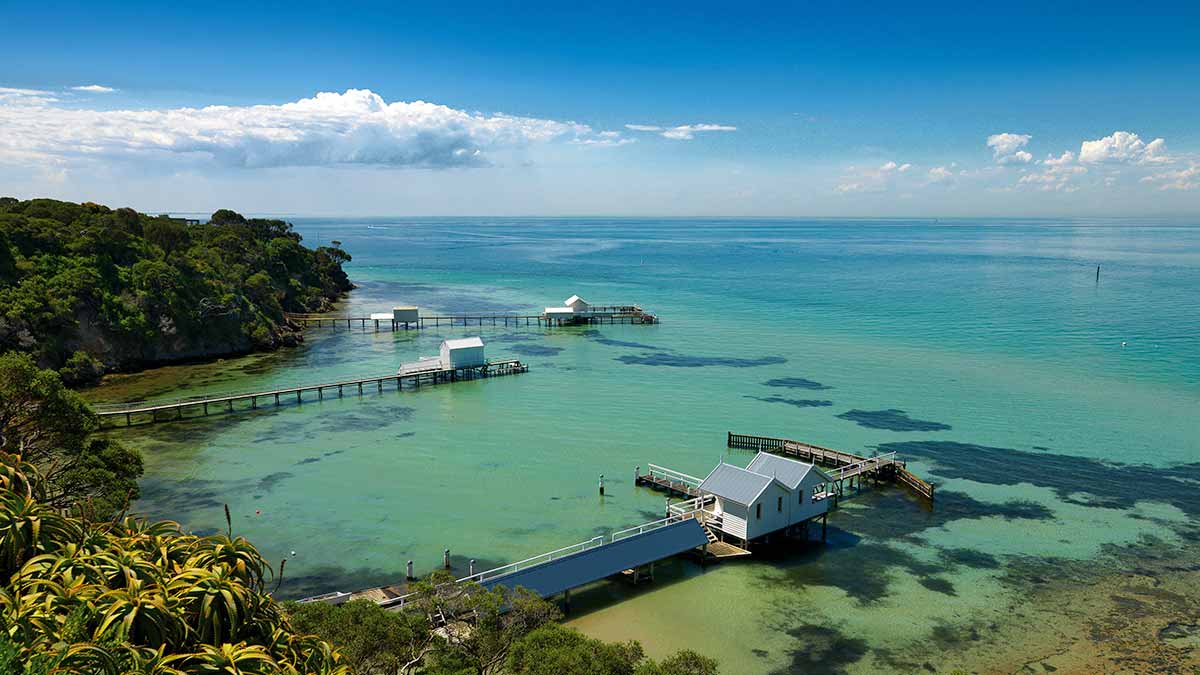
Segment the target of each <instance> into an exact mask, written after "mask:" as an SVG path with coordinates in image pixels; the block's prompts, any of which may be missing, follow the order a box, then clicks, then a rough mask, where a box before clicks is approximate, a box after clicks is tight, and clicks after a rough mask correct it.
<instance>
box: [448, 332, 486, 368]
mask: <svg viewBox="0 0 1200 675" xmlns="http://www.w3.org/2000/svg"><path fill="white" fill-rule="evenodd" d="M440 360H441V365H442V368H447V369H448V368H467V367H470V366H482V365H483V364H485V363H487V359H486V358H484V356H483V340H482V339H481V338H478V337H468V338H460V339H457V340H443V341H442V355H441V359H440Z"/></svg>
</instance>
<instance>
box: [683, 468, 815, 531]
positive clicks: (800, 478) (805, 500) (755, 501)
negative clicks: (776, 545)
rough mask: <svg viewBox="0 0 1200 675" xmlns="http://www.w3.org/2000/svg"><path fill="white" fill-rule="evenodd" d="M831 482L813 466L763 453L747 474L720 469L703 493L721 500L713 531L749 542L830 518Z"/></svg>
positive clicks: (704, 483)
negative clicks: (829, 488) (828, 516)
mask: <svg viewBox="0 0 1200 675" xmlns="http://www.w3.org/2000/svg"><path fill="white" fill-rule="evenodd" d="M832 482H833V479H832V478H830V477H829V475H828V474H826V473H825V472H824V471H821V470H820V469H818V468H817V467H815V466H813V465H812V464H807V463H805V462H800V461H797V460H794V459H788V458H786V457H779V456H777V455H771V454H768V453H765V452H760V453H758V454H757V455H756V456H755V457H754V459H752V460H751V461H750V464H749V465H747V467H746V468H745V469H743V468H741V467H737V466H734V465H732V464H725V463H724V462H722V463H721V464H719V465H718V466H717V467H716V468H715V469H713V470H712V472H711V473H709V474H708V476H707V477H705V479H704V480H703V481H701V483H700V493H701V494H702V495H712V496H714V497H715V498H716V503H715V504H714V506H713V507H712V509H713V515H714V517H713V518H711V519H710V520H709V524H710V526H711V527H714V528H716V529H719V530H721V532H723V533H724V534H727V535H729V536H731V537H736V538H737V539H740V540H742V541H743V542H749V541H751V540H754V539H758V538H759V537H762V536H764V535H768V534H771V533H773V532H778V531H780V530H786V529H788V528H790V527H792V526H794V525H798V524H800V523H803V522H807V521H809V520H812V519H814V518H818V517H820V516H823V515H825V514H826V513H827V512H828V511H829V501H828V500H827V499H826V490H827V488H826V486H827V485H829V484H831V483H832Z"/></svg>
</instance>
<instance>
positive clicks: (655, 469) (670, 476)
mask: <svg viewBox="0 0 1200 675" xmlns="http://www.w3.org/2000/svg"><path fill="white" fill-rule="evenodd" d="M646 475H648V476H656V477H659V478H665V479H666V480H668V481H671V482H673V483H683V484H684V485H690V486H692V487H699V485H700V483H702V482H704V479H703V478H696V477H695V476H689V475H688V474H686V473H681V472H679V471H674V470H672V469H668V468H667V467H665V466H659V465H657V464H648V465H647V472H646Z"/></svg>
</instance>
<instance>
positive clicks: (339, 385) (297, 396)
mask: <svg viewBox="0 0 1200 675" xmlns="http://www.w3.org/2000/svg"><path fill="white" fill-rule="evenodd" d="M528 371H529V365H528V364H525V363H522V362H521V361H518V360H516V359H509V360H504V361H489V362H488V363H485V364H483V365H479V366H463V367H459V368H441V367H440V366H439V367H432V368H430V367H424V368H420V367H410V366H401V368H400V371H399V372H396V373H389V374H387V375H372V376H369V377H361V378H354V379H350V380H341V381H337V382H323V383H318V384H306V385H300V386H296V387H282V388H278V389H271V390H267V391H254V392H240V393H232V394H212V395H209V396H194V397H190V398H182V399H174V400H160V401H133V402H129V403H108V404H96V405H94V406H92V410H94V411H95V413H96V415H97V416H98V417H99V418H100V422H101V424H104V423H105V421H113V420H116V421H117V422H118V426H119V423H120V421H124V423H125V424H124V426H133V425H134V424H152V423H154V422H168V421H176V420H185V419H194V418H197V417H207V416H208V415H209V414H210V412H213V411H215V412H221V411H224V412H227V413H232V412H234V411H235V410H237V409H238V408H236V407H235V405H234V404H235V403H241V404H243V407H242V409H247V410H256V409H258V408H259V403H260V401H264V400H265V401H267V402H268V403H273V404H274V405H275V406H276V407H278V406H280V405H283V404H285V403H289V402H292V401H293V399H294V401H295V403H297V404H302V403H303V402H304V394H306V393H307V394H310V395H311V394H312V393H314V392H315V393H316V395H317V400H322V399H324V397H325V394H326V393H327V392H330V393H332V392H336V393H337V396H338V398H341V397H342V396H343V395H344V394H345V393H346V390H347V389H349V390H350V391H351V392H354V393H357V394H358V395H359V396H362V395H363V393H364V391H366V390H368V389H375V390H376V391H378V392H379V393H383V391H384V389H385V385H386V388H390V389H394V390H395V391H402V390H404V388H405V387H406V386H407V387H408V388H409V389H419V388H421V387H422V386H428V385H433V384H444V383H448V382H458V381H462V380H475V379H480V378H487V377H501V376H504V375H515V374H518V373H524V372H528ZM245 403H249V404H250V406H249V408H245V407H244V404H245ZM185 412H190V413H192V414H191V415H187V414H185ZM197 412H199V414H196V413H197Z"/></svg>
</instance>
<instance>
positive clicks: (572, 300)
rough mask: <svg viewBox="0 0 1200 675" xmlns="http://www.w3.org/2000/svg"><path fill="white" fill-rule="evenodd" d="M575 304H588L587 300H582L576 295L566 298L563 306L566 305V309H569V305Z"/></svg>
mask: <svg viewBox="0 0 1200 675" xmlns="http://www.w3.org/2000/svg"><path fill="white" fill-rule="evenodd" d="M577 302H582V303H583V304H585V305H586V304H588V303H587V300H584V299H583V298H581V297H579V296H578V295H572V296H571V297H569V298H567V301H566V302H564V303H563V304H564V305H566V306H567V307H570V306H571V305H574V304H575V303H577Z"/></svg>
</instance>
